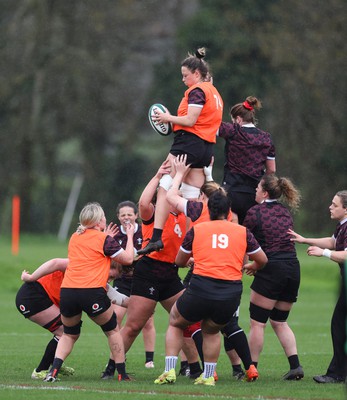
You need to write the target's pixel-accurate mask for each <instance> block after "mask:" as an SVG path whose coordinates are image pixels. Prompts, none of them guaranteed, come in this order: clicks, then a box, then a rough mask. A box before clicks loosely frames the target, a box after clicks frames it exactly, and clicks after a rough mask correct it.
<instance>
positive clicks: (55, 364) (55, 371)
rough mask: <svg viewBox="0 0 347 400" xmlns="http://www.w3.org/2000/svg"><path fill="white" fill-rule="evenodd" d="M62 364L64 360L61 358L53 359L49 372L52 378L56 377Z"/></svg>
mask: <svg viewBox="0 0 347 400" xmlns="http://www.w3.org/2000/svg"><path fill="white" fill-rule="evenodd" d="M63 362H64V360H62V359H61V358H54V360H53V364H52V367H51V369H50V371H49V372H50V373H51V374H52V376H54V377H56V376H57V375H58V373H59V370H60V368H61V366H62V365H63Z"/></svg>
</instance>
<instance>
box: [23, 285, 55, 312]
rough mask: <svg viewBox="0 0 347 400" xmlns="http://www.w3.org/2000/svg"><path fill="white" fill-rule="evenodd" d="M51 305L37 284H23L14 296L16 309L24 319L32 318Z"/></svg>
mask: <svg viewBox="0 0 347 400" xmlns="http://www.w3.org/2000/svg"><path fill="white" fill-rule="evenodd" d="M53 304H54V303H53V302H52V300H51V299H50V298H49V296H48V294H47V292H46V291H45V289H44V288H43V286H42V285H41V284H40V283H39V282H25V283H24V284H23V285H22V286H21V287H20V288H19V290H18V292H17V295H16V307H17V309H18V311H19V312H20V313H21V314H22V315H23V316H24V317H25V318H29V317H32V316H33V315H35V314H38V313H39V312H41V311H43V310H46V309H47V308H49V307H51V306H52V305H53Z"/></svg>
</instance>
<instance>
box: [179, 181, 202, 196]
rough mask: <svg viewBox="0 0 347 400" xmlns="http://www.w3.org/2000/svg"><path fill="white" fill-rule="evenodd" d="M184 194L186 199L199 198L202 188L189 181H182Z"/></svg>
mask: <svg viewBox="0 0 347 400" xmlns="http://www.w3.org/2000/svg"><path fill="white" fill-rule="evenodd" d="M180 191H181V193H182V196H183V197H184V198H185V199H198V198H199V195H200V189H199V188H197V187H196V186H192V185H188V184H187V183H184V182H183V183H182V185H181V187H180Z"/></svg>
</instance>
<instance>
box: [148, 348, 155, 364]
mask: <svg viewBox="0 0 347 400" xmlns="http://www.w3.org/2000/svg"><path fill="white" fill-rule="evenodd" d="M153 360H154V351H146V363H148V362H150V361H153Z"/></svg>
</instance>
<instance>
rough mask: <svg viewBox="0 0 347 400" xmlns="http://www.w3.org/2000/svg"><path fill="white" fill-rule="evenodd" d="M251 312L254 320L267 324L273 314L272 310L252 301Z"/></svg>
mask: <svg viewBox="0 0 347 400" xmlns="http://www.w3.org/2000/svg"><path fill="white" fill-rule="evenodd" d="M249 314H250V317H251V319H253V320H254V321H257V322H261V323H263V324H266V322H267V320H268V319H269V316H270V314H271V310H266V309H265V308H263V307H259V306H257V305H256V304H253V303H250V305H249Z"/></svg>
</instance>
